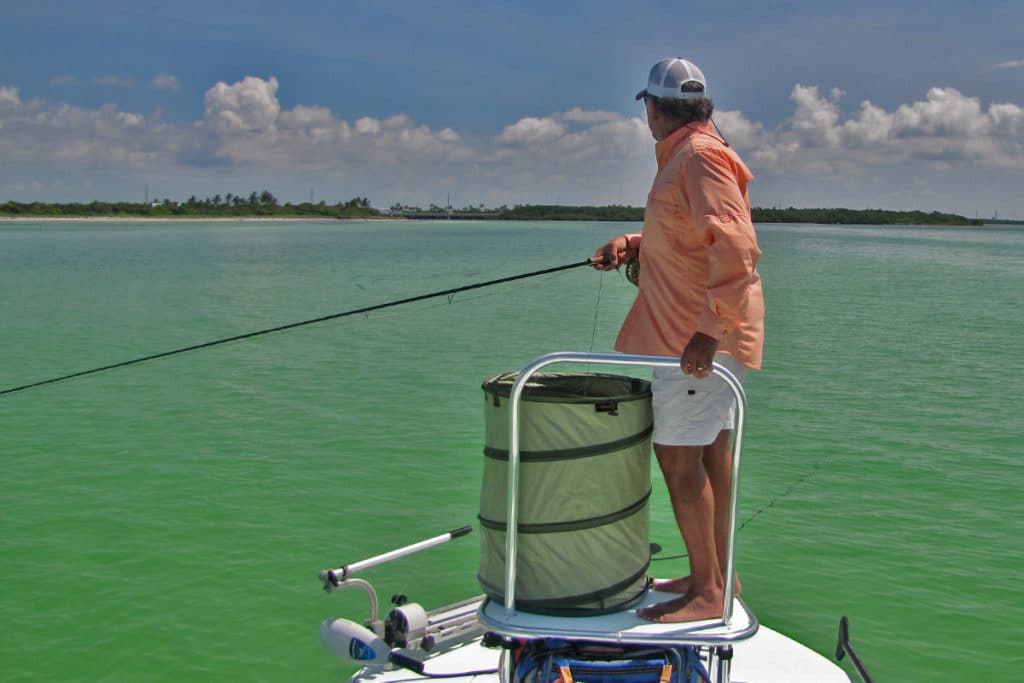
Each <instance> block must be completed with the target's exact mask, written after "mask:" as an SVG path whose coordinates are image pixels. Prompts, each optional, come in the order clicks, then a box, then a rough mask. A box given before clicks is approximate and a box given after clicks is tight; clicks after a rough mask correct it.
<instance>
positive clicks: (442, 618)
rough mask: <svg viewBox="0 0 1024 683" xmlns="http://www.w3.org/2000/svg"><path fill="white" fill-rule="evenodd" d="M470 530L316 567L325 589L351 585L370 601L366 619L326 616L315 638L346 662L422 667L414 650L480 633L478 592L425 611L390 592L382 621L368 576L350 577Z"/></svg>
mask: <svg viewBox="0 0 1024 683" xmlns="http://www.w3.org/2000/svg"><path fill="white" fill-rule="evenodd" d="M472 530H473V529H472V527H469V526H464V527H461V528H459V529H454V530H453V531H450V532H448V533H446V534H441V535H440V536H434V537H433V538H428V539H426V540H423V541H419V542H418V543H413V544H411V545H407V546H404V547H401V548H397V549H395V550H392V551H390V552H386V553H383V554H381V555H376V556H374V557H370V558H367V559H365V560H360V561H358V562H353V563H351V564H346V565H344V566H342V567H340V568H338V569H327V570H324V571H322V572H320V580H321V581H322V582H323V585H324V590H325V591H327V592H328V593H333V592H335V591H337V590H340V589H341V588H345V587H350V586H354V587H358V588H361V589H363V590H365V591H366V593H367V595H368V596H369V600H370V618H369V619H368V620H367V621H365V622H364V623H363V624H357V623H356V622H354V621H351V620H349V619H339V618H335V619H327V620H326V621H324V622H323V623H322V624H321V625H320V642H321V643H323V645H324V647H326V648H327V649H328V650H330V651H331V652H332V653H334V655H335V656H336V657H338V658H339V659H341V660H342V661H344V662H346V663H350V664H355V665H357V666H361V667H377V668H384V667H386V666H388V665H390V664H392V663H394V664H398V665H399V666H403V667H405V668H412V669H413V670H416V669H419V671H422V663H421V661H420V659H418V658H417V655H418V656H420V657H422V656H423V655H422V654H421V653H429V652H430V651H431V650H433V649H434V648H436V647H437V646H438V645H440V644H441V643H444V642H448V641H452V640H456V639H460V638H465V637H468V636H473V637H475V636H478V635H480V634H481V633H482V632H483V627H482V626H481V625H480V623H479V622H478V621H477V618H476V612H477V609H478V608H479V606H480V603H481V602H483V596H479V597H476V598H470V599H468V600H463V601H461V602H457V603H455V604H453V605H447V606H445V607H442V608H439V609H436V610H431V611H427V610H425V609H424V608H423V607H422V606H421V605H420V604H419V603H415V602H408V600H407V598H406V597H405V596H404V595H396V596H394V597H393V598H392V599H391V602H392V604H393V605H394V607H393V608H392V609H391V610H390V611H389V612H388V614H387V617H386V618H385V619H383V620H382V619H380V617H379V615H378V600H377V591H376V590H374V588H373V586H372V585H371V584H370V583H369V582H368V581H364V580H363V579H359V578H354V577H352V574H354V573H355V572H357V571H362V570H364V569H368V568H370V567H373V566H376V565H378V564H383V563H385V562H390V561H392V560H397V559H398V558H400V557H405V556H406V555H411V554H413V553H416V552H419V551H421V550H426V549H427V548H433V547H434V546H437V545H441V544H442V543H447V542H448V541H451V540H453V539H456V538H460V537H462V536H465V535H467V534H469V533H470V532H471V531H472ZM396 650H404V651H405V652H397V651H396ZM410 651H411V652H410Z"/></svg>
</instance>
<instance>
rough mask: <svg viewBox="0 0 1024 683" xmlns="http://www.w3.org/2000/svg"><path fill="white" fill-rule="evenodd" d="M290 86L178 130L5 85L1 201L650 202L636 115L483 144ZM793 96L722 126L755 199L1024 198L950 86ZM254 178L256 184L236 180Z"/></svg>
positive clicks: (812, 91) (647, 162)
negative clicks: (874, 193) (210, 183)
mask: <svg viewBox="0 0 1024 683" xmlns="http://www.w3.org/2000/svg"><path fill="white" fill-rule="evenodd" d="M168 78H172V77H168ZM169 82H170V81H168V83H169ZM154 83H155V82H154ZM280 87H281V86H280V84H279V82H278V80H277V79H276V78H259V77H254V76H249V77H246V78H243V79H242V80H240V81H237V82H234V83H224V82H221V83H217V84H215V85H214V86H212V87H211V88H210V89H209V90H208V91H207V92H206V94H205V100H204V113H203V117H202V119H201V120H199V121H196V122H194V123H193V124H191V125H182V126H179V125H173V124H170V123H167V122H165V121H163V120H162V119H161V116H160V114H159V112H155V113H151V114H143V113H139V112H125V111H120V110H119V109H118V108H117V107H115V106H113V105H106V106H103V107H100V108H97V109H89V108H81V107H74V106H71V105H69V104H64V103H59V102H47V101H43V100H33V101H30V102H23V101H22V100H21V97H20V95H19V92H18V89H17V88H14V87H11V86H2V87H0V158H3V159H4V161H5V168H4V169H3V170H0V200H2V199H3V196H2V195H3V192H5V191H6V192H10V191H11V189H10V188H12V187H15V186H17V187H19V188H27V187H34V185H33V184H32V183H34V182H37V181H39V179H40V178H43V177H44V176H45V174H46V173H52V174H57V173H60V174H65V175H66V174H75V173H77V174H79V176H78V177H79V178H81V179H82V180H81V182H82V183H84V182H85V180H93V179H96V178H99V177H101V176H104V175H106V176H109V177H111V178H122V179H123V180H122V183H126V182H136V181H137V178H138V177H139V171H140V169H150V170H151V171H152V172H159V173H161V174H167V175H175V176H177V177H180V178H182V179H184V180H182V181H181V182H182V183H183V184H186V187H188V188H189V189H188V190H187V192H186V193H185V196H187V194H191V193H193V192H202V189H201V188H195V186H194V185H193V184H192V183H195V182H197V181H196V180H195V178H196V177H197V175H198V174H199V173H200V171H202V172H209V173H210V174H224V168H229V169H231V171H230V176H229V177H231V178H232V184H236V183H239V182H244V183H246V184H254V185H255V184H256V183H258V184H259V185H260V186H265V185H267V184H268V183H269V184H273V183H274V182H275V180H274V179H276V178H280V179H282V182H287V179H290V178H295V177H297V176H298V175H301V174H308V177H309V178H315V179H316V182H317V183H318V185H319V184H320V183H329V182H330V183H336V184H338V185H339V186H342V185H343V186H345V187H349V186H351V184H352V183H357V186H358V187H359V188H360V189H358V190H356V189H353V190H352V194H355V193H357V192H358V193H360V194H363V195H366V196H370V197H371V199H373V200H374V201H375V202H378V203H381V204H387V203H390V202H393V201H396V200H397V201H411V202H418V203H424V204H425V203H427V202H424V201H423V199H422V197H423V195H424V194H426V195H429V196H431V197H433V198H436V196H437V192H442V191H447V190H446V188H447V189H450V190H453V191H455V190H456V188H457V189H458V191H459V192H460V193H461V195H462V196H463V197H464V199H465V201H467V202H470V201H471V202H473V203H479V202H480V201H485V202H487V203H488V204H489V205H498V204H502V203H510V204H513V203H539V202H541V201H545V200H546V201H554V198H555V195H557V196H559V197H560V201H562V202H563V203H573V202H576V203H604V202H611V203H632V204H642V203H643V198H644V197H645V196H646V191H647V186H648V185H649V182H650V179H651V177H652V176H653V172H654V161H653V154H652V147H653V140H652V138H651V135H650V131H649V130H648V129H647V125H646V123H645V121H644V120H643V118H642V117H640V116H630V117H627V116H624V115H623V114H621V113H616V112H606V111H599V110H582V109H573V110H570V111H566V112H554V113H551V114H549V115H547V116H531V117H526V118H523V119H520V120H518V121H515V122H513V123H510V124H509V125H507V126H505V127H504V128H503V129H502V130H501V131H500V132H499V133H498V134H497V135H494V136H490V137H488V136H476V135H472V134H466V133H464V132H460V131H457V130H454V129H452V128H441V129H437V128H432V127H430V126H427V125H424V124H422V123H418V122H417V121H415V120H414V119H413V117H411V116H410V115H408V114H406V113H399V114H395V115H393V116H387V117H382V118H375V117H369V116H364V117H361V118H358V119H355V120H353V121H346V120H344V119H342V118H340V117H339V116H338V115H337V114H336V113H335V112H333V111H331V110H330V109H327V108H325V107H322V106H317V105H315V104H299V105H296V106H293V107H290V108H285V107H283V106H282V105H281V102H280V100H279V99H278V92H279V88H280ZM791 97H792V101H793V113H792V116H791V117H790V118H789V119H787V120H786V121H784V122H783V123H782V124H780V125H778V126H775V127H772V128H769V127H766V126H765V125H764V124H763V123H761V122H760V121H757V120H755V119H753V118H751V117H750V116H749V115H748V114H744V113H743V112H739V111H718V112H716V114H715V121H716V123H717V124H718V126H719V127H720V128H721V130H722V133H723V134H724V135H725V136H726V138H727V139H728V140H729V142H730V144H731V145H732V146H733V147H734V148H736V149H737V150H738V151H739V152H740V154H741V155H742V156H743V157H744V158H745V159H746V160H747V162H748V164H749V165H750V166H751V167H752V170H753V171H754V173H755V175H756V176H758V181H757V185H756V186H755V187H757V188H761V187H763V186H768V187H789V188H795V187H803V186H807V185H810V184H817V185H819V186H824V187H827V186H828V184H831V186H832V187H834V188H837V191H838V189H839V188H844V187H848V186H850V184H851V183H853V182H854V181H856V182H859V183H864V184H867V183H876V184H880V183H882V181H880V180H878V179H879V178H882V177H887V178H896V179H897V182H898V183H905V182H909V180H906V179H907V178H912V177H915V176H918V175H919V174H920V172H924V171H927V172H929V173H938V174H944V175H945V176H946V177H962V178H967V177H971V176H974V174H976V173H977V172H978V171H979V169H985V168H993V169H995V168H999V169H1009V170H1010V171H1011V172H1012V173H1011V175H1009V176H1008V177H1011V178H1017V184H1018V185H1019V184H1020V179H1021V176H1020V173H1022V172H1024V139H1022V135H1024V107H1021V106H1020V105H1018V104H1014V103H1010V102H1002V103H992V104H984V105H983V104H982V102H981V101H980V100H978V99H977V98H974V97H970V96H966V95H964V94H962V93H960V92H959V91H957V90H955V89H952V88H932V89H931V90H929V91H927V93H926V95H925V97H923V98H922V99H920V100H917V101H910V102H907V103H904V104H902V105H898V106H896V107H894V108H891V109H885V108H883V107H880V106H878V105H876V104H873V103H872V102H870V101H864V102H861V103H860V104H859V105H857V106H856V107H855V108H853V109H852V110H848V111H844V110H843V107H842V97H843V93H842V91H841V90H839V89H831V90H828V91H822V90H819V88H818V87H815V86H812V85H805V84H797V85H795V86H794V88H793V90H792V94H791ZM211 162H213V165H211ZM48 164H49V165H48ZM896 169H899V172H897V171H896ZM1013 173H1016V174H1017V175H1012V174H1013ZM218 177H219V176H218ZM246 177H253V178H260V180H259V181H255V180H254V181H242V180H239V179H241V178H246ZM974 177H976V176H974ZM267 179H269V180H267ZM780 179H781V180H780ZM302 182H309V181H302ZM772 182H775V185H774V186H772V185H771V183H772ZM5 183H6V184H5ZM306 187H307V188H308V185H307V186H306ZM894 187H895V185H894ZM243 188H244V185H243ZM374 188H376V189H374ZM270 189H271V190H273V191H275V192H276V193H278V194H279V195H281V194H282V192H283V190H280V189H279V188H277V187H276V186H275V187H271V188H270ZM212 191H223V189H222V187H216V188H214V189H213V190H212ZM303 192H305V190H304V191H303ZM910 192H911V190H910V189H907V190H906V193H910ZM431 193H433V194H431ZM779 193H780V194H783V192H782V191H779ZM352 194H349V195H347V196H352ZM441 196H442V198H443V196H444V195H443V194H442V195H441ZM339 198H346V197H344V196H342V197H339ZM44 199H46V198H45V197H44ZM50 199H53V198H50ZM431 201H433V199H431ZM755 203H756V202H755Z"/></svg>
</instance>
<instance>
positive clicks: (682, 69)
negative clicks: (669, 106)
mask: <svg viewBox="0 0 1024 683" xmlns="http://www.w3.org/2000/svg"><path fill="white" fill-rule="evenodd" d="M691 82H696V83H700V86H701V90H699V91H683V85H685V84H687V83H691ZM707 89H708V82H707V81H706V80H704V74H703V73H702V72H701V70H700V69H698V68H697V65H696V64H694V63H693V62H690V61H687V60H685V59H682V58H680V57H671V58H669V59H663V60H661V61H660V62H658V63H657V64H655V65H654V66H652V67H651V74H650V76H648V77H647V87H646V88H644V89H643V90H641V91H640V92H638V93H637V94H636V99H637V100H640V99H643V98H644V97H646V96H647V95H650V96H651V97H663V98H665V99H669V100H694V99H697V98H698V97H707V96H708V94H707Z"/></svg>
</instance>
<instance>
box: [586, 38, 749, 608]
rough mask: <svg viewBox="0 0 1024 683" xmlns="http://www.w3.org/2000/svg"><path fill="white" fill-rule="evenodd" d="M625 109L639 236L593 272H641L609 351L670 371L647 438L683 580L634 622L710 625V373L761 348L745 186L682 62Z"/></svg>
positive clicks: (716, 434)
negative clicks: (637, 132)
mask: <svg viewBox="0 0 1024 683" xmlns="http://www.w3.org/2000/svg"><path fill="white" fill-rule="evenodd" d="M636 98H637V100H640V99H643V100H644V106H645V107H646V112H647V124H648V126H649V127H650V130H651V134H652V135H653V136H654V139H655V140H656V141H657V142H656V145H655V155H656V157H657V161H658V173H657V175H656V176H655V179H654V184H653V185H652V187H651V191H650V194H649V195H648V197H647V206H646V209H645V211H644V227H643V232H642V233H636V234H628V235H620V236H619V237H616V238H614V239H612V240H609V241H608V242H607V243H606V244H604V245H603V246H602V247H601V248H600V249H598V250H597V252H596V254H595V256H598V257H601V258H602V259H603V261H602V262H601V263H600V264H599V265H597V266H596V267H597V268H600V269H601V270H610V269H612V268H617V267H618V266H620V265H622V264H624V263H629V262H630V261H633V260H634V259H636V258H639V260H640V263H641V264H642V266H641V268H640V272H639V281H638V290H637V297H636V301H634V303H633V306H632V308H631V309H630V311H629V313H628V315H627V316H626V320H625V322H623V324H622V329H621V330H620V331H619V336H618V339H617V340H616V342H615V348H616V350H618V351H621V352H623V353H631V354H641V355H657V356H678V357H679V359H680V360H679V364H680V368H681V370H682V372H681V373H680V372H679V371H678V370H676V369H675V368H656V369H655V370H654V378H653V381H652V391H653V394H654V398H653V408H654V437H653V439H654V452H655V455H656V456H657V459H658V464H659V466H660V467H661V471H662V474H663V475H664V477H665V483H666V486H667V487H668V491H669V497H670V499H671V501H672V509H673V512H674V513H675V518H676V522H677V523H678V525H679V530H680V532H681V533H682V536H683V542H684V543H685V544H686V549H687V553H688V555H689V562H690V575H689V576H686V577H682V578H678V579H669V580H655V582H654V584H653V588H654V589H655V590H659V591H664V592H671V593H679V594H680V596H679V597H678V598H674V599H672V600H668V601H665V602H661V603H658V604H655V605H652V606H651V607H648V608H646V609H643V610H640V611H639V612H638V614H639V615H640V616H641V617H642V618H644V619H647V620H650V621H660V622H684V621H696V620H701V619H712V618H716V617H720V616H721V614H722V606H723V600H724V592H725V591H724V580H723V578H722V577H723V574H724V573H725V562H726V547H727V543H728V533H729V497H730V493H731V482H732V459H731V452H730V451H731V449H730V433H731V430H732V428H733V426H734V420H735V410H736V406H735V400H734V398H733V395H732V391H731V390H730V389H729V387H728V385H726V383H725V382H723V381H722V380H721V379H719V378H718V377H715V376H714V375H712V374H711V372H712V367H711V365H712V362H717V363H719V364H721V365H723V366H724V367H726V368H727V369H728V370H729V371H730V372H732V374H733V375H735V376H736V378H737V379H738V380H740V381H742V380H743V377H744V375H745V373H746V370H747V369H748V368H750V369H759V368H760V367H761V348H762V344H763V339H764V299H763V296H762V291H761V278H760V276H759V275H758V272H757V261H758V258H759V257H760V254H761V250H760V248H759V247H758V245H757V236H756V235H755V233H754V225H753V222H752V221H751V217H750V198H749V196H748V194H747V183H749V182H750V180H751V179H753V175H752V174H751V173H750V171H749V170H748V169H747V167H746V165H745V164H744V163H743V161H742V160H741V159H740V157H739V155H738V154H736V152H735V151H733V150H732V148H730V147H729V144H728V142H726V141H725V139H724V138H723V137H721V135H720V134H719V133H718V132H717V129H716V128H715V127H714V126H713V124H712V123H711V113H712V111H713V109H714V105H713V103H712V100H711V98H710V97H709V96H708V93H707V82H706V80H705V78H704V74H703V73H701V71H700V69H698V68H697V67H696V66H695V65H694V64H693V63H692V62H689V61H687V60H685V59H678V58H675V59H663V60H662V61H660V62H658V63H657V64H655V65H654V67H653V68H652V69H651V72H650V76H649V78H648V84H647V88H646V89H644V90H642V91H640V93H639V94H637V96H636ZM737 585H738V581H737ZM737 592H738V589H737Z"/></svg>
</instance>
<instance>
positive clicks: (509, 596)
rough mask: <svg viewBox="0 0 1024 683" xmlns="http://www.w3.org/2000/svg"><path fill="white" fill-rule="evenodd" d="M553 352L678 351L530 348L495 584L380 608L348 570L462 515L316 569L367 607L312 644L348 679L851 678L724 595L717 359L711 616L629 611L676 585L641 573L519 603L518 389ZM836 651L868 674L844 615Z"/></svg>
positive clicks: (541, 682) (739, 444)
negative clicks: (555, 598) (635, 583)
mask: <svg viewBox="0 0 1024 683" xmlns="http://www.w3.org/2000/svg"><path fill="white" fill-rule="evenodd" d="M558 363H568V364H584V365H586V366H587V367H588V368H589V367H590V366H593V365H615V366H633V367H676V366H677V364H678V359H676V358H670V357H660V356H639V355H628V354H601V353H577V352H562V353H552V354H547V355H545V356H541V357H539V358H537V359H536V360H534V361H533V362H531V363H529V364H528V365H526V366H525V367H524V368H523V369H522V370H521V371H519V372H518V373H516V374H515V375H514V379H513V380H511V386H510V388H509V389H508V398H509V404H508V406H507V411H508V419H509V423H508V431H507V439H508V451H507V476H505V475H503V480H504V481H505V486H506V494H507V509H506V517H505V520H506V521H507V526H505V527H504V528H505V529H506V530H507V533H503V534H502V535H503V537H504V541H505V547H504V549H503V552H502V553H501V559H502V560H503V561H504V562H503V564H504V566H503V571H504V577H503V578H504V581H503V582H502V586H503V588H502V589H501V590H500V591H499V592H497V593H496V592H495V591H493V590H492V591H487V590H485V594H484V595H477V596H471V597H468V598H466V599H464V600H461V601H458V602H455V603H452V604H449V605H444V606H440V607H437V608H434V609H430V610H427V609H425V608H424V607H423V606H422V605H420V604H419V603H415V602H410V601H408V600H407V598H406V597H405V596H404V595H399V596H396V597H395V598H393V599H392V607H391V608H390V609H389V611H388V613H387V615H386V616H384V617H383V618H381V615H380V609H379V600H378V597H377V593H376V590H375V588H374V587H373V585H372V584H371V583H370V582H369V581H367V580H365V579H363V578H360V577H358V576H356V574H358V573H360V572H363V571H364V570H366V569H369V568H370V567H373V566H376V565H379V564H382V563H385V562H391V561H395V560H398V559H400V558H403V557H407V556H409V555H412V554H414V553H418V552H422V551H424V550H427V549H429V548H434V547H436V546H438V545H441V544H444V543H447V542H449V541H451V540H453V539H457V538H462V537H464V536H466V535H467V534H469V533H470V532H471V531H472V529H471V527H469V526H465V527H460V528H458V529H455V530H452V531H450V532H447V533H444V534H441V535H438V536H434V537H432V538H428V539H425V540H423V541H419V542H416V543H413V544H410V545H408V546H404V547H402V548H398V549H395V550H391V551H388V552H385V553H383V554H380V555H376V556H374V557H370V558H366V559H363V560H359V561H356V562H352V563H348V564H345V565H343V566H341V567H339V568H336V569H328V570H323V571H321V572H320V579H321V582H322V584H323V587H324V589H325V590H326V591H327V592H329V593H333V592H336V591H339V590H343V589H351V588H358V589H361V590H363V591H365V592H366V593H367V596H368V599H369V605H370V610H369V618H368V619H366V620H365V621H363V622H361V623H360V622H357V621H354V620H351V619H347V618H337V617H336V618H329V619H327V620H325V621H324V622H323V623H322V624H321V625H320V640H321V642H322V643H323V645H324V646H325V647H326V648H327V649H328V650H329V651H331V652H332V653H334V654H335V655H336V656H337V657H338V658H340V659H341V660H342V661H345V662H347V663H349V664H351V665H355V666H357V667H358V670H357V671H356V673H355V674H353V675H352V677H351V679H350V681H351V683H399V682H402V683H408V682H410V681H421V680H427V679H433V678H445V679H453V680H455V681H458V682H460V683H470V682H471V681H472V682H473V683H549V682H551V683H554V682H556V681H557V682H558V683H646V682H647V681H650V682H651V683H670V682H671V683H731V682H735V683H740V682H743V683H850V681H851V678H850V677H849V676H848V675H847V674H846V672H845V671H844V669H843V668H842V667H841V666H840V665H839V664H838V663H837V662H833V661H832V660H830V659H828V658H826V657H824V656H823V655H821V654H819V653H818V652H815V651H814V650H812V649H811V648H809V647H807V646H806V645H803V644H802V643H799V642H797V641H796V640H793V639H791V638H789V637H787V636H786V635H784V634H782V633H780V632H778V631H776V630H774V629H772V628H770V627H768V626H765V625H763V624H761V623H760V622H759V620H758V619H757V617H756V615H755V614H754V612H753V611H752V610H751V609H750V607H749V606H748V605H747V604H746V603H745V602H744V600H743V599H742V598H741V597H740V596H738V595H733V588H734V581H733V577H734V574H735V568H734V564H733V562H734V555H735V535H736V528H737V527H736V514H737V498H738V491H739V479H740V476H739V474H740V464H741V454H742V448H743V436H744V435H743V425H744V420H745V414H746V397H745V395H744V392H743V387H742V385H741V384H740V383H739V382H738V381H737V380H736V378H735V377H734V376H733V375H732V374H731V373H730V372H729V371H728V370H727V369H726V368H724V367H722V366H720V365H718V364H717V363H716V364H715V365H714V368H713V372H714V374H715V375H716V376H718V377H720V378H721V379H723V380H724V381H725V382H726V383H727V384H728V385H729V387H730V388H731V389H732V391H733V393H734V394H735V396H736V401H737V415H736V429H735V430H734V434H733V452H732V460H733V472H734V476H733V479H732V491H731V504H730V510H729V518H730V534H729V541H728V547H727V558H726V559H727V561H726V572H725V576H724V579H725V584H724V585H725V600H724V603H723V610H722V615H721V617H720V618H716V619H712V620H705V621H698V622H690V623H683V624H661V623H651V622H648V621H644V620H642V619H640V618H639V617H638V616H637V613H636V610H637V608H639V607H644V606H647V605H651V604H655V603H658V602H661V601H665V600H669V599H672V598H673V597H677V596H674V595H672V594H668V593H660V592H658V591H655V590H652V589H648V588H649V582H648V584H647V585H645V587H644V588H645V589H644V590H643V591H642V595H641V596H640V597H639V598H638V599H637V600H634V601H632V602H630V603H628V604H625V605H617V606H614V607H613V608H611V609H594V610H590V611H584V612H580V611H574V610H561V611H559V610H546V609H533V608H532V607H530V609H529V610H528V609H524V605H523V603H521V602H517V599H516V594H517V590H518V591H520V592H522V585H523V582H522V581H520V580H518V579H522V577H517V570H518V569H519V566H518V565H519V561H520V559H521V557H520V555H519V553H520V550H521V549H520V540H519V536H520V535H521V533H522V532H521V531H520V529H522V527H521V526H520V519H521V518H520V517H519V515H520V512H521V511H520V509H519V507H520V502H521V495H520V490H519V484H520V478H521V475H522V466H521V455H522V451H523V449H522V445H521V443H522V412H523V411H522V409H521V405H522V403H523V393H524V389H525V388H526V387H527V385H528V384H529V383H530V382H531V380H532V379H533V378H534V377H535V376H537V377H540V376H542V375H538V374H537V373H538V371H540V370H541V369H543V368H545V367H547V366H549V365H553V364H558ZM485 388H486V386H485ZM644 542H647V541H646V539H645V540H644ZM482 545H483V544H482ZM481 584H482V585H483V584H484V581H483V579H482V578H481ZM504 587H507V589H506V588H504ZM844 656H849V660H850V663H851V665H852V667H853V668H854V669H855V671H856V674H857V676H858V677H859V679H860V680H861V681H862V682H863V683H871V677H870V675H869V674H868V673H867V670H866V668H865V667H864V664H863V662H862V661H861V660H860V658H859V657H858V656H857V653H856V650H855V649H854V648H853V645H852V644H851V643H850V640H849V624H848V621H847V619H846V617H842V619H841V620H840V624H839V640H838V644H837V648H836V659H837V660H841V659H843V658H844Z"/></svg>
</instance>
